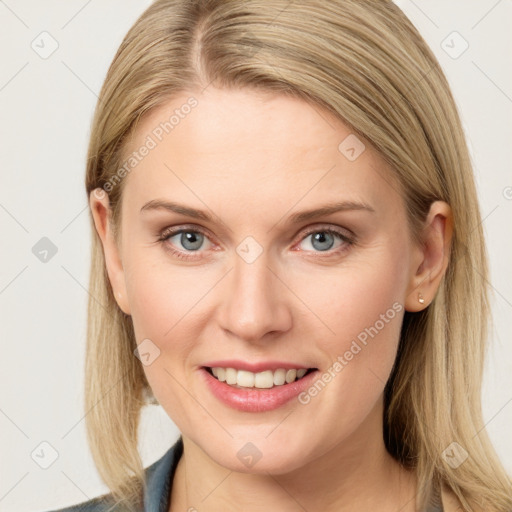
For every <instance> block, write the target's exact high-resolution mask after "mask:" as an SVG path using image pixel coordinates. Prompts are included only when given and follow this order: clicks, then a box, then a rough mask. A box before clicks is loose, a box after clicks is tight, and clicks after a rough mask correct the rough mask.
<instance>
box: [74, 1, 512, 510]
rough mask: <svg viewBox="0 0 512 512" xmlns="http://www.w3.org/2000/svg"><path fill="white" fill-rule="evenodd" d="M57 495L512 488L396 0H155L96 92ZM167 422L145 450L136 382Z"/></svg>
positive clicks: (508, 500) (450, 195)
mask: <svg viewBox="0 0 512 512" xmlns="http://www.w3.org/2000/svg"><path fill="white" fill-rule="evenodd" d="M86 190H87V194H88V197H89V200H90V207H91V221H92V223H93V247H92V268H91V281H90V292H91V297H92V298H91V300H90V303H89V324H88V325H89V330H88V347H87V362H86V374H87V376H86V379H87V381H86V411H88V413H87V416H86V421H87V429H88V438H89V443H90V446H91V450H92V454H93V456H94V460H95V462H96V465H97V467H98V470H99V472H100V474H101V476H102V478H103V479H104V481H105V482H106V484H107V485H108V486H109V488H110V489H111V491H112V492H111V494H109V495H108V496H106V497H104V499H101V500H100V499H95V500H92V501H90V502H88V503H87V504H85V505H82V508H71V509H66V510H95V511H96V510H98V511H99V510H102V511H103V510H140V509H144V510H169V511H172V512H175V511H177V510H198V511H202V510H213V511H216V510H250V511H256V510H263V509H265V510H269V509H271V510H280V511H288V510H290V511H291V510H308V511H313V510H322V511H331V510H365V511H366V510H379V511H397V510H401V511H414V510H430V511H434V510H435V511H440V510H445V511H452V510H453V511H454V510H464V511H510V510H512V486H511V481H510V478H509V476H508V475H507V474H506V473H505V471H504V469H503V468H502V466H501V464H500V462H499V460H498V458H497V456H496V455H495V453H494V451H493V448H492V446H491V444H490V442H489V440H488V437H487V434H486V432H485V429H484V423H483V420H482V415H481V410H480V387H481V380H482V369H483V355H484V350H485V344H486V322H487V315H488V301H487V290H486V287H485V283H486V275H487V263H486V256H485V248H484V241H483V234H482V229H481V218H480V213H479V208H478V202H477V196H476V192H475V186H474V181H473V176H472V169H471V163H470V159H469V156H468V151H467V147H466V142H465V139H464V134H463V130H462V128H461V123H460V120H459V116H458V113H457V110H456V107H455V104H454V100H453V98H452V95H451V93H450V89H449V86H448V84H447V81H446V79H445V77H444V75H443V73H442V71H441V69H440V67H439V64H438V62H437V61H436V59H435V57H434V56H433V54H432V52H431V51H430V49H429V48H428V47H427V45H426V43H425V42H424V40H423V39H422V38H421V36H420V35H419V34H418V32H417V31H416V30H415V28H414V27H413V26H412V24H411V23H410V22H409V21H408V19H407V18H406V17H405V16H404V14H403V13H402V12H401V11H400V10H399V9H398V7H396V6H395V5H394V4H393V3H392V2H388V1H381V2H374V1H370V0H365V1H355V0H300V1H299V0H297V1H295V2H288V1H284V0H271V1H268V0H265V1H263V0H244V1H242V0H233V1H221V0H188V1H187V0H182V1H178V0H157V1H156V2H155V3H154V4H153V5H151V7H149V8H148V10H147V11H146V12H145V13H144V14H143V15H142V16H141V17H140V19H139V20H138V21H137V22H136V23H135V25H134V26H133V27H132V29H131V30H130V31H129V33H128V34H127V36H126V37H125V39H124V41H123V43H122V45H121V47H120V49H119V51H118V53H117V55H116V56H115V58H114V61H113V63H112V65H111V68H110V70H109V72H108V75H107V77H106V80H105V84H104V86H103V89H102V91H101V94H100V97H99V102H98V106H97V110H96V114H95V119H94V123H93V129H92V134H91V141H90V147H89V157H88V164H87V176H86ZM148 394H149V396H150V397H151V400H153V401H154V402H156V403H159V404H160V405H162V407H163V408H164V410H165V411H166V412H167V414H168V415H169V416H170V418H171V419H172V420H173V421H174V422H175V424H176V425H177V427H178V428H179V430H180V433H181V437H180V439H179V440H178V442H177V443H176V444H175V445H174V446H173V447H171V449H170V450H169V451H168V452H167V453H166V454H165V455H164V457H162V459H160V460H159V461H157V462H156V463H155V464H153V465H152V466H151V467H150V468H149V469H147V470H146V471H145V470H144V469H143V467H142V464H141V459H140V456H139V453H138V451H137V439H138V438H137V426H138V420H139V414H140V409H141V407H142V406H143V405H144V403H146V402H145V400H146V398H147V395H148Z"/></svg>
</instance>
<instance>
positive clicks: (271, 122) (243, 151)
mask: <svg viewBox="0 0 512 512" xmlns="http://www.w3.org/2000/svg"><path fill="white" fill-rule="evenodd" d="M190 97H194V98H195V100H189V98H190ZM185 105H189V107H186V106H185ZM173 115H174V117H173V118H171V116H173ZM170 118H171V120H170ZM165 123H167V124H165ZM363 143H364V142H363V141H362V140H361V139H360V138H359V139H358V138H357V137H356V136H355V135H354V134H353V133H351V130H350V129H349V128H348V127H347V126H345V125H344V124H343V123H341V122H340V121H339V120H337V119H335V118H334V117H333V116H331V115H330V114H329V113H328V112H326V111H325V110H322V109H321V108H320V107H318V106H312V105H310V104H308V103H306V102H304V101H301V100H299V99H292V98H287V97H285V96H278V95H270V94H269V95H263V94H261V93H256V92H254V91H249V90H242V91H234V90H219V89H214V88H213V87H208V88H207V89H206V91H205V92H204V93H203V94H200V93H190V94H185V93H184V94H182V95H180V96H178V97H176V98H175V99H174V100H173V101H170V102H169V103H167V104H165V105H164V106H161V107H159V108H158V109H157V110H154V111H153V112H152V113H151V114H150V115H149V116H148V117H145V118H143V120H142V121H141V123H140V124H139V125H138V127H137V129H136V132H135V134H134V137H133V138H131V139H130V141H129V144H128V146H127V148H126V158H127V159H129V158H130V157H132V158H136V160H131V167H130V171H129V173H128V174H127V176H126V177H124V178H123V179H124V180H126V182H125V183H124V186H125V188H124V191H123V203H122V227H121V234H122V240H121V244H120V247H119V254H118V256H119V258H120V259H119V261H116V260H115V258H112V257H109V258H108V262H107V265H108V268H109V276H110V278H111V281H112V283H113V287H114V289H115V291H116V292H121V294H122V295H121V297H120V298H118V302H119V305H120V307H121V308H122V309H123V310H124V311H125V312H126V313H128V314H130V315H131V316H132V319H133V323H134V328H135V333H136V339H137V343H138V344H141V343H142V345H141V346H140V356H141V359H142V362H143V364H144V366H143V368H144V371H145V373H146V375H147V379H148V381H149V383H150V385H151V388H152V390H153V392H154V394H155V396H156V398H157V399H158V401H159V402H160V404H161V405H162V407H163V408H164V409H165V410H166V412H167V413H168V415H169V416H170V417H171V419H172V420H173V421H174V422H175V423H176V425H177V426H178V428H179V430H180V431H181V432H182V433H183V435H184V436H186V437H187V438H189V439H191V440H192V441H193V442H194V443H196V444H197V445H198V446H199V447H200V448H202V450H203V451H204V452H205V453H206V454H207V455H208V456H209V457H211V458H212V459H213V460H214V461H216V462H217V463H219V464H221V465H223V466H225V467H227V468H230V469H234V470H238V471H251V472H266V471H270V472H273V473H276V474H278V473H284V472H287V471H291V470H293V469H296V468H299V467H301V466H302V465H304V464H307V463H308V461H311V460H313V459H315V458H316V457H318V456H319V455H321V454H324V453H327V452H328V451H332V450H337V451H338V452H340V453H341V452H343V453H345V454H347V455H348V456H349V455H350V453H351V452H352V451H353V450H356V449H357V443H360V442H361V441H362V439H367V440H368V439H370V438H371V435H372V434H375V435H380V432H381V429H382V423H381V422H382V417H381V415H382V393H383V389H384V385H385V382H386V381H387V379H388V376H389V374H390V371H391V368H392V365H393V362H394V360H395V356H396V351H397V345H398V339H399V333H400V327H401V322H402V318H403V314H404V311H405V308H406V306H407V305H406V301H407V300H410V299H409V298H408V297H409V296H410V295H411V294H413V293H417V292H414V288H415V286H417V282H416V281H415V278H414V276H415V273H416V270H417V266H418V262H419V261H420V260H419V258H420V253H419V252H418V249H417V248H416V247H415V246H414V245H413V243H412V241H411V238H410V234H409V231H408V224H407V220H406V213H405V207H404V203H403V200H402V198H401V195H400V193H399V188H398V186H397V184H396V182H395V181H394V180H393V178H392V174H391V172H390V170H389V169H388V167H387V166H386V165H385V163H384V161H383V160H382V159H381V158H380V157H379V156H378V155H377V154H376V152H375V151H374V150H373V149H372V148H371V147H370V146H369V144H368V143H364V144H365V145H366V146H364V145H363ZM143 147H146V148H147V150H144V149H142V148H143ZM134 151H135V152H136V155H135V156H134V155H133V152H134ZM115 186H119V185H115ZM156 202H158V203H156ZM164 203H169V204H170V203H173V204H174V205H175V206H176V208H175V210H177V211H174V210H173V209H172V208H171V207H170V206H169V207H168V208H166V207H164V206H162V204H164ZM151 205H153V206H155V205H156V206H158V205H160V207H152V206H151ZM178 205H179V207H178ZM333 205H337V206H338V207H339V209H338V210H337V211H332V212H330V213H329V212H324V213H322V211H321V210H322V209H324V208H330V207H332V206H333ZM180 209H181V211H180ZM186 210H190V211H186ZM313 210H320V212H319V213H318V214H317V215H313V214H311V215H310V214H307V215H306V213H305V212H312V211H313ZM193 211H195V212H197V213H193ZM164 238H165V240H164ZM134 357H135V356H134ZM210 367H220V368H222V369H221V370H219V371H217V370H215V372H216V373H217V375H218V376H219V377H220V378H221V379H222V378H224V377H226V378H228V379H229V380H230V381H231V382H234V380H235V379H237V380H236V382H237V384H236V385H235V384H227V383H226V382H220V380H218V379H217V378H215V377H214V376H213V375H211V373H210V371H209V370H208V369H207V368H210ZM225 368H232V370H227V372H226V371H225ZM279 369H281V370H279ZM293 369H303V370H307V369H316V370H315V371H314V372H310V373H306V375H305V376H304V377H302V379H300V380H297V381H295V383H293V382H291V383H286V380H285V383H284V384H283V383H282V381H283V379H286V377H288V380H293V378H294V377H295V378H296V376H294V372H293ZM237 370H245V371H240V372H238V371H237ZM248 370H253V371H252V372H247V371H248ZM283 370H284V371H283ZM288 370H291V371H288ZM302 373H304V371H303V372H300V374H302ZM255 374H261V375H259V376H258V375H256V376H255ZM300 374H299V375H300ZM231 379H233V380H231ZM255 381H256V384H257V385H258V386H262V388H260V387H251V384H253V383H254V382H255ZM274 382H276V383H274ZM269 386H271V387H269ZM362 434H364V436H363V437H361V436H362ZM354 453H355V451H354Z"/></svg>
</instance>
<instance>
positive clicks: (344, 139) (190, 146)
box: [124, 87, 398, 208]
mask: <svg viewBox="0 0 512 512" xmlns="http://www.w3.org/2000/svg"><path fill="white" fill-rule="evenodd" d="M143 146H147V147H149V148H150V149H149V150H144V151H141V149H142V148H143ZM133 152H136V153H139V154H140V153H142V152H144V154H145V156H143V157H142V158H140V155H139V157H138V158H137V160H136V161H135V160H134V161H133V162H132V163H133V164H134V165H133V167H132V170H131V171H130V172H129V175H128V176H127V178H125V179H127V180H128V183H126V184H125V185H126V188H125V195H126V196H128V197H125V200H128V199H129V200H133V201H136V202H138V203H142V202H143V201H147V200H150V199H153V198H154V197H155V194H157V195H158V196H159V197H162V196H164V197H165V196H166V195H168V196H170V197H173V196H174V195H175V194H176V191H177V189H179V190H180V195H181V196H183V194H186V195H187V197H189V198H190V199H191V200H192V201H193V202H194V203H195V204H196V205H197V204H198V202H197V198H198V197H208V198H210V199H211V198H212V194H214V195H215V197H216V198H219V196H221V198H222V199H226V198H229V199H230V201H231V202H234V200H235V199H239V200H240V201H239V202H240V204H243V205H246V206H247V205H250V204H251V203H257V204H258V205H260V206H261V205H262V204H264V203H265V202H266V203H268V204H269V205H271V204H276V201H277V204H283V203H285V204H286V205H287V206H288V207H289V208H291V207H292V205H293V204H294V203H296V202H297V201H299V199H300V198H301V197H305V195H307V196H308V199H311V200H313V199H315V198H321V197H322V196H325V194H330V199H335V197H333V194H334V195H336V194H338V195H339V194H342V195H343V198H345V199H357V198H361V196H365V200H366V201H374V202H376V203H379V202H382V201H384V200H386V196H387V199H388V200H391V201H394V202H396V199H397V198H396V195H397V193H398V186H397V184H396V183H394V180H393V176H392V173H391V172H390V170H389V169H388V168H387V166H386V165H385V163H384V161H383V160H382V158H381V157H380V156H379V155H378V153H377V152H376V151H375V150H374V148H373V147H372V146H371V145H369V144H368V142H366V141H364V140H363V139H362V138H361V137H358V136H356V135H355V134H354V133H353V132H352V130H351V129H350V128H349V127H348V126H346V125H345V124H344V123H343V122H342V121H341V120H339V119H338V118H336V117H335V116H334V115H332V114H331V113H330V112H328V111H327V110H325V109H323V108H322V107H320V106H318V105H316V104H312V103H309V102H306V101H304V100H301V99H298V98H292V97H289V96H285V95H277V94H273V93H262V92H261V91H254V90H247V89H242V90H226V89H215V88H213V87H208V88H207V89H206V90H205V91H204V93H202V94H201V93H199V92H195V93H194V92H183V93H181V94H179V95H177V96H175V97H174V98H173V99H172V100H169V101H168V102H167V103H165V104H163V105H161V106H159V107H158V108H156V109H154V110H153V111H152V112H151V113H150V114H149V115H147V116H145V117H144V118H143V119H142V120H141V122H139V124H138V125H137V127H136V129H135V130H134V132H133V135H132V137H131V138H130V140H129V142H128V143H127V145H126V147H125V153H124V159H125V161H127V160H128V159H129V158H130V155H131V154H133ZM354 156H355V157H356V158H354ZM383 187H387V188H383ZM388 189H389V190H388ZM385 191H387V192H388V193H387V194H385V193H384V192H385ZM393 195H394V196H395V197H392V196H393ZM194 196H196V197H194ZM305 200H306V199H305Z"/></svg>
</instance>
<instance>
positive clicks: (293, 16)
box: [85, 0, 512, 512]
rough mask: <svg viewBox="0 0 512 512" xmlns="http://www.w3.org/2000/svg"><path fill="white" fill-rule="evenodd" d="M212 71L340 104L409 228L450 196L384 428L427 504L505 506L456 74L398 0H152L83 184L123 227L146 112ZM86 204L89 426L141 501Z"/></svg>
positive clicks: (229, 81) (135, 382) (116, 65)
mask: <svg viewBox="0 0 512 512" xmlns="http://www.w3.org/2000/svg"><path fill="white" fill-rule="evenodd" d="M210 84H213V85H214V86H216V87H219V88H226V89H229V88H231V89H234V88H250V89H253V90H255V91H256V90H263V91H269V92H274V93H276V94H285V95H290V96H293V97H295V98H299V99H303V100H305V101H308V102H312V103H313V104H315V105H318V106H320V107H323V108H325V109H327V110H328V111H330V112H331V113H333V114H334V115H335V116H337V118H338V119H340V120H341V121H342V122H344V123H345V124H346V125H348V126H349V127H350V128H351V130H352V131H353V132H354V133H356V134H358V135H359V136H361V138H363V139H364V140H365V141H367V142H368V143H369V144H372V145H373V146H374V147H375V148H376V149H377V151H378V152H379V153H380V155H381V157H382V158H383V159H384V160H385V161H386V162H387V163H389V164H390V166H391V168H392V169H393V172H394V173H395V175H396V177H397V178H398V181H399V183H400V185H401V190H402V194H403V196H404V200H405V204H406V208H407V217H408V222H409V226H410V229H411V233H412V235H413V236H414V237H415V238H416V237H418V234H419V229H420V226H421V225H422V222H423V221H424V220H425V218H426V215H427V213H428V210H429V206H430V205H431V203H432V202H433V201H435V200H442V201H446V202H447V203H448V204H449V205H450V206H451V208H452V212H453V220H454V231H453V240H452V247H451V253H450V260H449V264H448V268H447V271H446V274H445V275H444V277H443V279H442V281H441V284H440V287H439V290H438V292H437V295H436V296H435V298H434V300H433V301H432V303H431V304H430V305H429V306H428V307H427V308H426V309H425V310H423V311H421V312H419V313H408V312H406V313H405V317H404V322H403V326H402V331H401V338H400V344H399V349H398V354H397V358H396V361H395V366H394V368H393V371H392V373H391V376H390V379H389V381H388V383H387V385H386V388H385V409H384V432H383V436H384V440H385V443H386V448H387V450H388V451H389V452H390V453H391V455H392V456H393V457H394V458H395V459H396V460H398V461H399V462H400V463H401V464H403V465H404V466H405V467H410V468H414V469H415V471H416V473H417V477H418V494H417V506H418V508H423V507H424V506H425V504H426V499H427V496H428V495H429V494H430V493H431V491H432V490H433V489H434V488H435V487H438V486H439V485H443V486H446V487H447V488H449V489H451V490H452V491H453V493H455V495H456V496H457V497H458V499H459V500H460V502H461V504H462V506H463V507H464V510H467V511H476V510H486V511H496V512H497V511H501V512H505V511H507V512H510V510H511V509H512V488H511V481H510V477H509V476H508V475H507V474H506V472H505V470H504V469H503V467H502V465H501V463H500V461H499V459H498V457H497V456H496V454H495V451H494V449H493V447H492V445H491V443H490V441H489V439H488V436H487V433H486V431H485V428H484V422H483V419H482V412H481V397H480V392H481V384H482V374H483V363H484V355H485V352H486V344H487V330H488V316H489V304H488V290H487V286H486V281H487V277H488V264H487V255H486V249H485V245H484V237H483V232H482V227H481V216H480V210H479V205H478V200H477V194H476V190H475V184H474V178H473V171H472V163H471V160H470V157H469V153H468V148H467V144H466V140H465V137H464V132H463V129H462V127H461V121H460V118H459V114H458V111H457V108H456V105H455V102H454V99H453V96H452V94H451V91H450V88H449V85H448V82H447V80H446V78H445V75H444V74H443V71H442V70H441V68H440V65H439V63H438V61H437V60H436V58H435V56H434V55H433V53H432V51H431V50H430V49H429V47H428V46H427V44H426V42H425V41H424V39H423V38H422V37H421V35H420V34H419V33H418V31H417V30H416V29H415V28H414V26H413V25H412V23H411V22H410V21H409V20H408V19H407V17H406V16H405V15H404V13H403V12H402V11H401V10H400V9H399V8H398V7H397V6H396V5H395V4H394V3H393V2H391V1H390V0H381V1H373V0H295V1H291V2H290V1H287V0H271V1H270V0H156V1H155V2H154V3H153V4H152V5H151V6H150V7H149V8H148V9H147V10H146V11H145V12H144V13H143V14H142V15H141V17H140V18H139V19H138V20H137V21H136V23H135V24H134V25H133V27H132V28H131V29H130V30H129V32H128V33H127V35H126V37H125V38H124V40H123V42H122V44H121V46H120V48H119V49H118V51H117V54H116V55H115V58H114V60H113V62H112V64H111V66H110V68H109V70H108V73H107V76H106V79H105V82H104V84H103V87H102V90H101V92H100V95H99V101H98V104H97V107H96V111H95V116H94V120H93V125H92V130H91V138H90V145H89V151H88V160H87V174H86V180H85V184H86V192H87V195H88V196H89V194H90V193H91V192H92V191H93V190H94V189H96V188H97V187H100V188H103V190H105V191H106V192H107V193H108V194H109V199H110V205H111V212H112V225H113V227H114V230H115V231H114V232H115V233H116V239H117V237H118V233H119V231H120V230H119V229H118V228H119V226H120V222H121V215H120V212H121V208H120V205H121V200H122V195H123V187H124V182H125V180H123V179H119V176H120V175H121V173H120V172H119V170H120V169H121V167H122V165H123V161H122V156H123V150H124V149H125V147H126V142H127V141H128V140H129V137H130V136H131V134H133V130H134V129H135V128H136V126H137V123H138V121H139V120H140V118H141V117H142V116H143V115H145V114H147V113H148V112H150V111H152V109H154V108H155V107H157V106H159V105H161V104H163V103H164V102H167V101H169V99H171V98H172V97H173V96H174V95H176V94H178V93H182V92H184V91H196V90H201V89H203V88H205V87H207V86H208V85H210ZM199 108H200V107H199ZM185 122H186V121H185ZM133 172H137V171H136V169H135V170H134V171H133ZM113 180H114V181H113ZM115 180H117V182H116V181H115ZM114 182H115V183H116V184H115V186H112V183H114ZM109 184H110V186H109ZM90 220H91V229H92V253H91V273H90V294H91V298H90V300H89V307H88V332H87V350H86V382H85V411H86V428H87V436H88V442H89V444H90V448H91V452H92V455H93V459H94V461H95V464H96V467H97V468H98V471H99V473H100V476H101V477H102V479H103V480H104V482H105V483H106V484H107V486H108V487H109V489H110V490H111V492H112V494H113V496H114V498H115V499H116V500H118V503H124V504H126V505H127V506H132V505H133V506H136V505H137V504H140V503H141V500H142V496H143V493H144V491H145V482H144V473H143V471H144V470H143V466H142V462H141V459H140V456H139V453H138V450H137V440H138V437H137V430H138V424H139V417H140V412H141V408H142V406H143V405H144V403H145V401H144V394H145V393H148V392H150V390H149V385H148V382H147V380H146V378H145V375H144V372H143V370H142V366H141V363H140V361H139V360H138V359H137V358H136V357H135V356H134V354H133V351H134V349H135V348H136V346H137V343H136V340H135V337H134V331H133V324H132V320H131V318H130V316H127V315H125V314H124V313H123V312H122V311H121V310H120V308H119V307H118V305H117V303H116V301H115V299H114V296H113V293H112V288H111V285H110V282H109V279H108V275H107V272H106V267H105V260H104V254H103V250H102V246H101V242H100V239H99V237H98V234H97V232H96V230H95V227H94V223H93V219H92V215H90ZM453 443H456V444H453ZM447 450H448V451H447ZM453 450H456V451H457V453H458V456H459V458H463V456H462V455H461V454H463V455H464V456H465V457H467V458H466V459H465V460H464V461H463V462H462V463H461V464H460V465H455V464H453V463H452V461H451V460H450V458H449V456H453ZM447 453H448V454H449V456H447ZM455 466H457V467H455ZM433 486H434V487H433Z"/></svg>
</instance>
